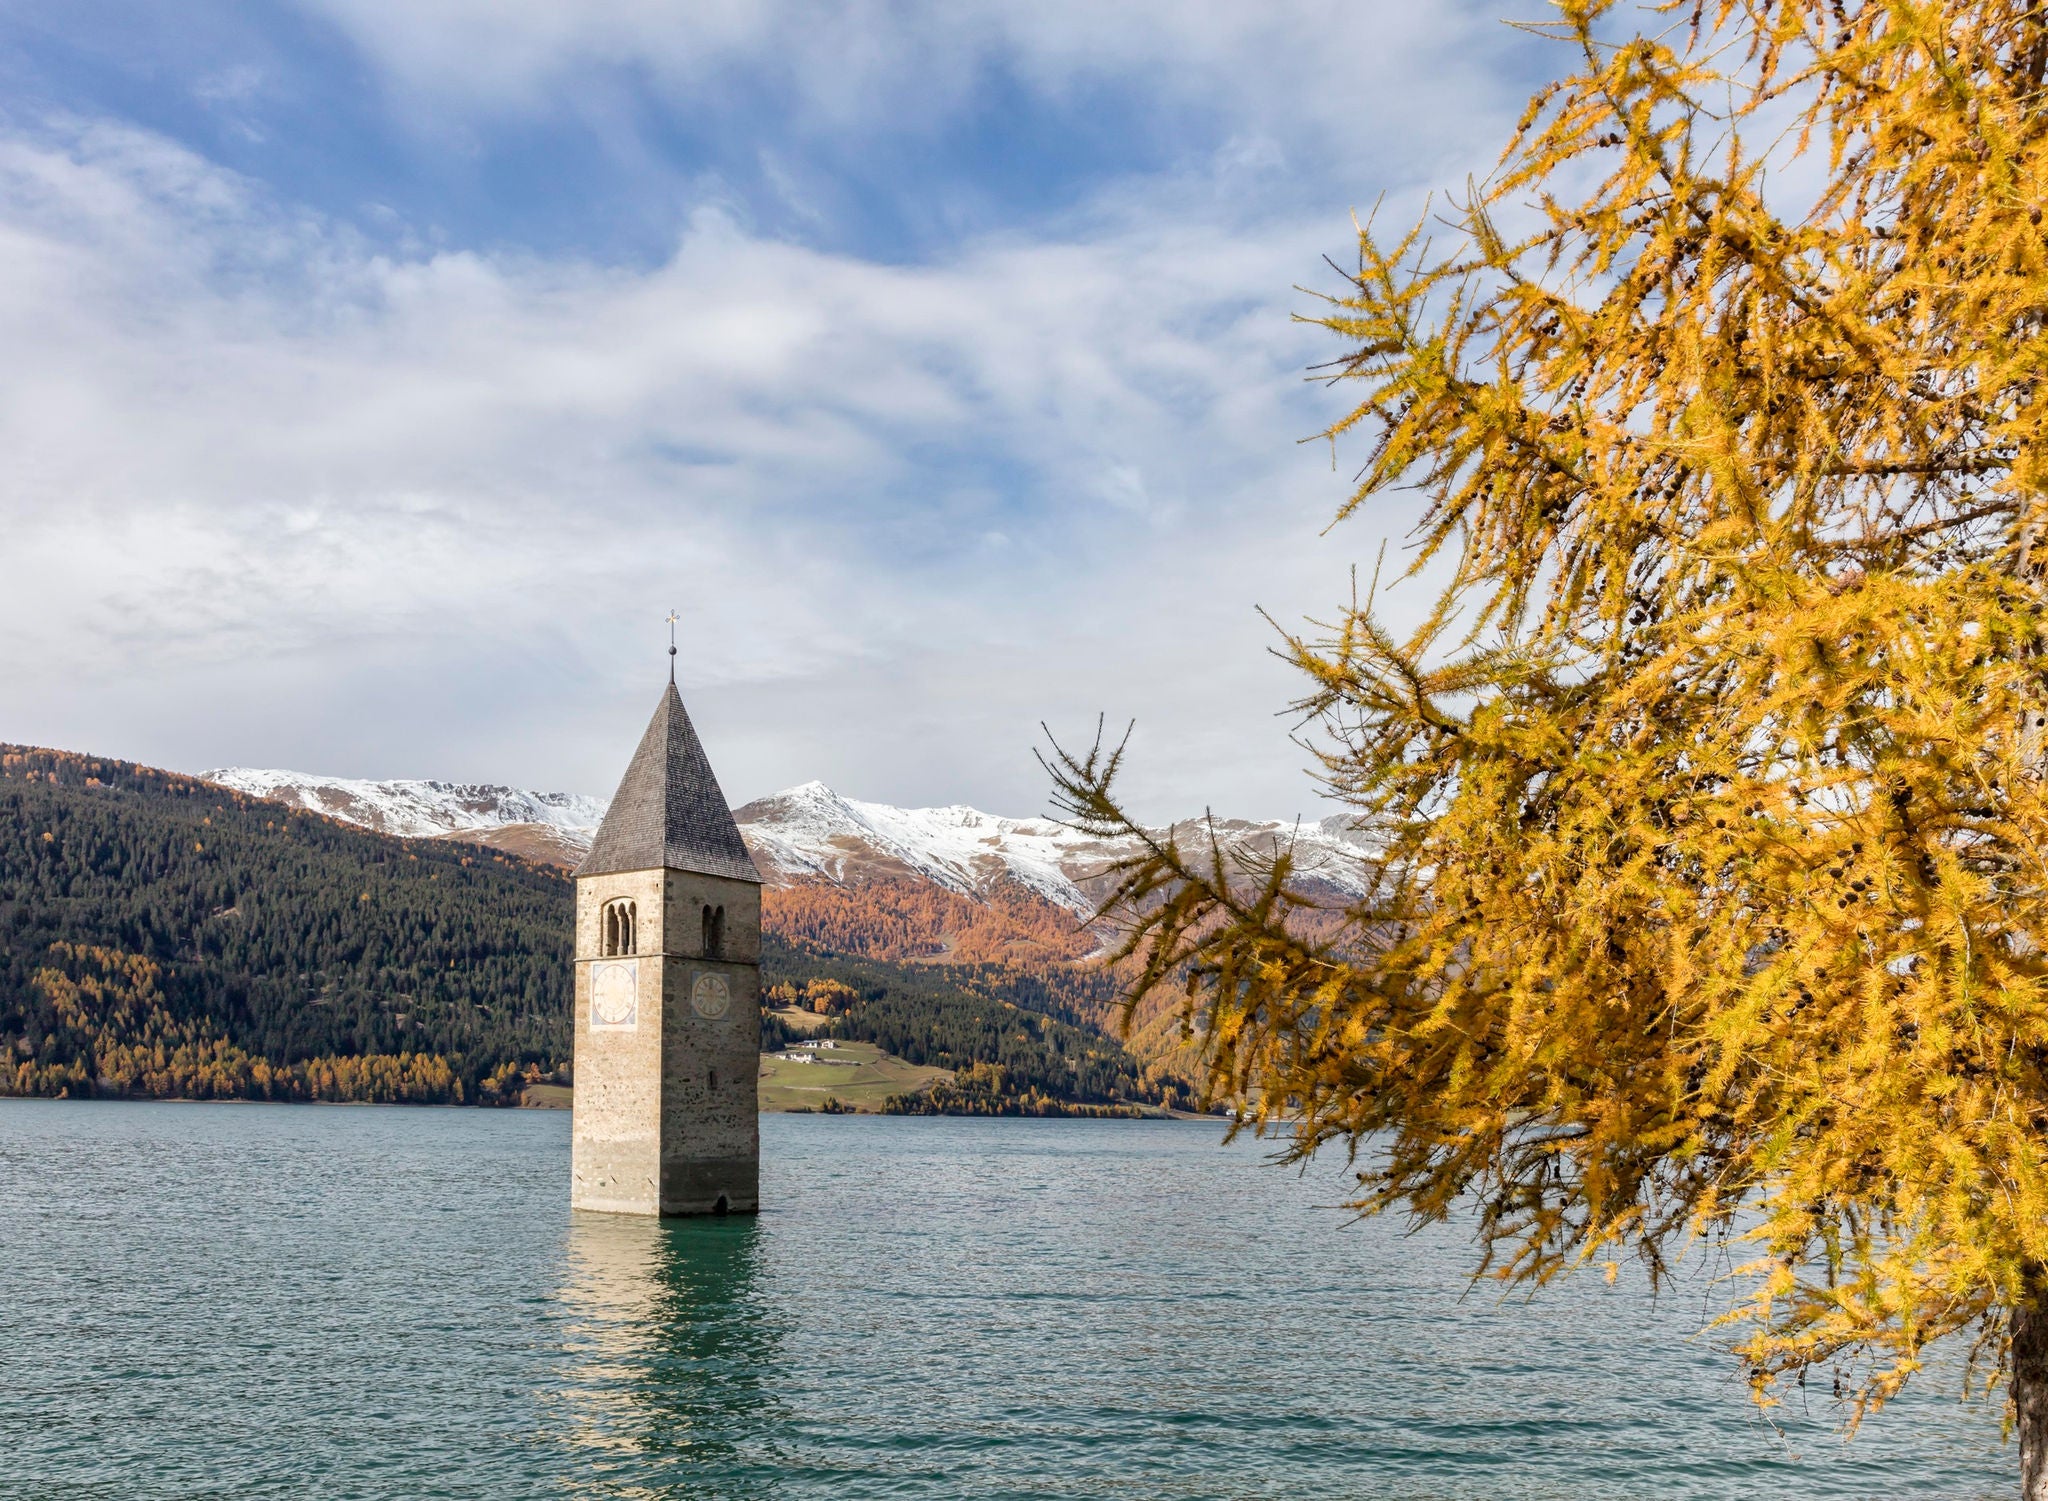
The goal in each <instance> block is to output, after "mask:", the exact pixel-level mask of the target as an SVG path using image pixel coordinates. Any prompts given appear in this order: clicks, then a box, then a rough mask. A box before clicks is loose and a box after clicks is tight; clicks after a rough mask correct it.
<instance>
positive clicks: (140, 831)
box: [0, 746, 1178, 1102]
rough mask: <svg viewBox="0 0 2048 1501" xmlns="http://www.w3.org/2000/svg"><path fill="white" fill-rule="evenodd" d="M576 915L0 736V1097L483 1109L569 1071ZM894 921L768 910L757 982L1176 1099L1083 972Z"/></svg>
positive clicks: (950, 1058)
mask: <svg viewBox="0 0 2048 1501" xmlns="http://www.w3.org/2000/svg"><path fill="white" fill-rule="evenodd" d="M914 906H915V903H907V904H906V911H907V912H908V911H909V910H910V909H911V908H913V907H914ZM573 908H574V893H573V887H572V883H571V882H570V880H569V879H568V878H567V876H566V875H565V874H564V873H563V872H561V871H559V870H558V869H555V868H552V867H548V866H542V865H533V864H528V863H527V862H524V861H522V860H519V859H517V858H514V857H511V856H508V855H504V854H500V853H493V852H491V851H488V850H484V849H481V848H478V847H475V846H469V845H461V844H453V843H447V842H443V841H439V840H405V839H399V838H394V837H391V836H388V835H382V834H377V833H372V832H370V831H368V830H364V829H360V828H357V827H354V826H351V825H349V824H345V823H342V822H338V821H336V820H334V819H331V818H328V817H324V816H321V815H319V814H315V813H309V812H306V811H304V810H300V809H294V808H290V807H286V806H283V805H281V804H279V803H276V802H271V801H267V800H262V799H258V798H255V797H251V796H248V795H245V794H242V793H239V792H235V791H232V790H230V789H228V788H224V787H222V786H219V785H217V784H215V783H211V782H206V781H201V780H199V779H196V778H191V777H184V776H179V775H176V774H174V773H169V772H163V771H157V770H153V769H151V768H148V767H142V766H136V765H133V764H130V763H127V762H123V761H116V760H112V759H108V758H102V757H91V756H81V755H75V754H70V753H67V752H62V751H53V750H43V749H35V748H29V747H20V746H0V1091H8V1090H11V1091H15V1092H22V1093H39V1094H54V1093H58V1092H60V1091H69V1092H73V1093H81V1092H108V1091H112V1092H121V1093H139V1094H149V1095H188V1096H199V1097H251V1098H284V1099H296V1098H320V1099H405V1100H456V1099H462V1100H470V1101H474V1100H477V1099H479V1098H491V1097H494V1096H497V1095H499V1094H500V1093H502V1092H503V1091H504V1090H505V1089H506V1088H507V1087H508V1080H509V1078H510V1076H512V1075H513V1074H515V1073H516V1072H517V1071H518V1070H520V1069H521V1068H528V1067H530V1068H534V1069H537V1070H539V1071H542V1072H551V1071H553V1070H554V1069H555V1068H556V1067H558V1066H559V1065H563V1064H566V1063H567V1062H568V1059H569V1053H570V1038H569V1014H570V972H569V963H568V959H569V949H570V920H571V915H572V912H573ZM906 922H907V923H908V925H907V926H905V927H903V928H902V929H901V930H900V931H898V932H897V933H896V935H895V936H894V938H892V939H891V940H890V941H887V942H883V941H879V940H875V941H863V940H859V939H858V938H857V937H856V935H855V933H854V931H853V930H854V928H855V927H857V926H858V924H857V923H851V922H848V921H847V920H845V918H844V917H843V916H841V917H840V918H838V919H836V920H822V919H821V920H820V921H819V922H818V923H816V924H813V925H812V927H811V929H810V931H807V932H805V933H802V934H791V935H790V939H791V940H792V941H784V940H782V939H781V938H779V937H777V936H776V927H777V922H776V917H775V913H774V908H773V905H772V903H771V913H770V938H769V942H768V946H767V953H766V955H765V965H764V970H765V974H764V979H765V980H766V981H767V983H769V984H771V985H781V986H784V987H790V986H797V987H803V986H807V985H808V984H810V983H811V982H813V981H816V980H820V979H827V978H829V979H832V980H835V981H837V982H839V983H840V984H842V985H844V986H845V987H846V988H847V990H848V991H850V992H852V994H853V995H854V997H855V998H856V999H855V1000H854V1002H853V1003H852V1004H850V1005H849V1006H846V1007H844V1008H842V1011H843V1014H842V1015H841V1016H839V1017H838V1018H837V1020H836V1021H835V1026H836V1027H838V1028H840V1029H842V1030H843V1032H844V1035H847V1036H850V1037H860V1038H867V1037H870V1036H872V1037H873V1038H874V1040H877V1041H882V1040H883V1039H884V1038H885V1037H886V1039H887V1041H886V1042H885V1043H884V1045H885V1046H890V1047H891V1050H892V1051H903V1052H904V1053H905V1054H906V1056H916V1057H918V1058H920V1059H926V1058H928V1059H930V1060H931V1061H932V1062H934V1063H942V1066H946V1067H958V1066H964V1065H967V1064H971V1063H977V1062H980V1063H989V1064H1001V1065H1002V1066H1003V1067H1004V1069H1005V1070H1006V1071H1007V1075H1008V1077H1010V1078H1012V1079H1014V1080H1015V1081H1016V1082H1017V1085H1018V1087H1019V1088H1025V1087H1029V1088H1033V1089H1037V1090H1040V1091H1042V1092H1044V1093H1047V1094H1051V1095H1054V1096H1057V1097H1059V1098H1063V1099H1081V1100H1107V1099H1114V1098H1124V1099H1143V1100H1147V1101H1150V1102H1158V1101H1160V1100H1162V1099H1167V1098H1178V1096H1175V1095H1173V1094H1172V1093H1171V1081H1170V1080H1166V1079H1164V1078H1163V1077H1162V1076H1161V1075H1160V1074H1159V1071H1158V1070H1157V1069H1148V1068H1147V1067H1146V1066H1144V1065H1142V1064H1140V1063H1139V1062H1138V1061H1137V1060H1135V1059H1133V1058H1132V1057H1131V1056H1130V1055H1129V1054H1128V1053H1127V1052H1126V1051H1125V1050H1124V1049H1123V1048H1122V1047H1120V1046H1119V1045H1117V1044H1116V1043H1115V1042H1113V1041H1111V1040H1109V1039H1107V1038H1104V1037H1102V1036H1101V1035H1100V1034H1099V1032H1098V1031H1097V1029H1096V1028H1095V1026H1094V1025H1092V1024H1093V1023H1094V1021H1095V1019H1096V1017H1098V1016H1100V1015H1101V1014H1102V1013H1103V1012H1104V1011H1105V1010H1106V1006H1107V998H1108V995H1109V991H1108V988H1107V981H1106V980H1105V979H1103V978H1102V977H1098V976H1092V975H1090V974H1087V973H1086V972H1084V971H1071V972H1070V971H1068V970H1067V969H1066V967H1065V966H1063V965H1060V966H1047V972H1048V973H1050V974H1052V976H1053V978H1052V980H1051V981H1050V982H1048V980H1047V979H1046V978H1044V977H1042V975H1040V974H1034V973H1031V972H1026V971H1024V970H1021V969H1015V968H1011V967H1009V966H1005V965H1000V964H994V963H988V962H983V963H970V964H961V965H948V966H944V967H943V968H939V967H933V966H921V965H917V964H907V963H902V962H898V961H897V960H896V958H895V956H896V955H898V954H913V953H916V952H918V951H920V950H921V949H923V948H926V947H928V946H929V940H928V938H927V936H926V935H927V934H928V932H929V931H931V930H932V929H933V928H934V927H935V926H938V925H942V924H937V923H935V922H934V920H933V919H932V918H930V917H928V918H927V919H926V920H925V921H923V922H922V923H912V922H908V919H907V917H906ZM1033 936H1034V939H1035V941H1036V942H1041V943H1045V944H1046V949H1045V951H1044V952H1045V955H1046V957H1051V955H1053V954H1059V953H1064V952H1070V951H1071V948H1070V943H1069V942H1068V941H1067V940H1064V939H1062V938H1061V937H1060V936H1059V934H1058V932H1057V931H1056V930H1050V929H1048V930H1044V931H1043V932H1042V933H1041V934H1034V935H1033ZM1006 941H1007V940H1006ZM1000 946H1001V945H1000V944H998V945H994V947H1000ZM845 948H852V949H855V950H858V951H857V952H851V953H849V952H845V951H844V949H845ZM969 948H970V949H973V950H975V951H976V952H980V949H979V947H978V945H977V944H970V945H969ZM1033 1013H1040V1014H1042V1015H1034V1014H1033ZM771 1040H772V1039H771Z"/></svg>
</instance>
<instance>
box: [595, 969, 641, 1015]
mask: <svg viewBox="0 0 2048 1501" xmlns="http://www.w3.org/2000/svg"><path fill="white" fill-rule="evenodd" d="M639 1024H640V961H639V960H637V959H601V960H599V961H598V962H597V963H595V964H593V965H591V966H590V1030H591V1031H593V1032H630V1031H632V1030H633V1029H634V1028H635V1027H637V1026H638V1025H639Z"/></svg>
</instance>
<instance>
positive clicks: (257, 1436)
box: [0, 1101, 2018, 1501]
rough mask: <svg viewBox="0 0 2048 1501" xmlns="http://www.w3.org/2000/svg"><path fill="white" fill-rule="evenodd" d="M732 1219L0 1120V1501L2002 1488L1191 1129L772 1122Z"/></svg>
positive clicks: (1916, 1423)
mask: <svg viewBox="0 0 2048 1501" xmlns="http://www.w3.org/2000/svg"><path fill="white" fill-rule="evenodd" d="M761 1124H762V1139H763V1140H762V1145H763V1156H764V1162H763V1172H762V1188H763V1196H764V1201H765V1202H766V1203H767V1204H768V1205H769V1209H768V1211H767V1212H765V1213H763V1214H762V1215H761V1216H760V1217H759V1219H758V1220H753V1221H744V1220H720V1221H683V1222H673V1223H669V1224H659V1223H655V1222H650V1221H640V1220H633V1219H624V1218H614V1217H610V1216H601V1215H581V1214H577V1215H572V1214H571V1213H570V1212H569V1210H568V1209H567V1207H566V1197H567V1179H568V1157H569V1135H568V1132H569V1121H568V1117H567V1115H566V1114H561V1113H555V1112H540V1111H502V1112H490V1111H474V1110H405V1109H378V1108H353V1109H352V1108H320V1107H308V1106H265V1105H126V1104H102V1103H73V1102H27V1101H0V1496H4V1497H7V1498H14V1497H23V1498H36V1501H42V1498H51V1497H62V1498H73V1497H93V1498H98V1497H106V1498H117V1497H118V1498H130V1497H135V1498H170V1497H179V1498H198V1497H230V1496H232V1497H293V1498H299V1497H323V1498H325V1497H335V1498H349V1497H379V1498H381V1497H407V1498H409V1497H494V1498H495V1497H509V1498H523V1497H578V1498H581V1497H617V1498H653V1497H677V1498H681V1497H689V1498H692V1501H696V1498H721V1497H735V1498H754V1497H761V1498H788V1501H797V1498H812V1497H820V1498H822V1497H834V1498H841V1497H848V1498H862V1497H941V1496H1001V1497H1084V1496H1085V1497H1097V1496H1103V1497H1134V1498H1135V1497H1161V1498H1182V1497H1185V1498H1209V1497H1217V1498H1223V1497H1233V1498H1235V1497H1352V1496H1357V1497H1403V1498H1424V1497H1430V1498H1436V1497H1459V1498H1467V1497H1469V1498H1480V1497H1586V1496H1596V1497H1636V1496H1659V1497H1662V1496H1672V1497H1724V1496H1725V1497H1755V1496H1786V1497H1795V1496H1796V1497H1809V1496H1869V1497H1890V1496H1909V1495H1910V1496H1944V1497H1989V1496H2005V1497H2009V1496H2014V1495H2016V1494H2017V1492H2018V1484H2017V1480H2016V1478H2015V1471H2016V1468H2017V1462H2016V1459H2015V1457H2014V1454H2013V1451H2012V1450H2011V1449H2009V1448H2004V1447H2002V1446H2001V1445H2000V1442H1999V1433H1998V1429H1999V1418H1998V1413H1997V1411H1996V1410H1995V1409H1993V1408H1988V1407H1984V1406H1966V1405H1963V1404H1962V1403H1960V1402H1959V1401H1957V1400H1956V1397H1955V1390H1956V1383H1955V1376H1954V1372H1953V1371H1952V1370H1947V1371H1942V1372H1939V1373H1937V1377H1938V1379H1937V1381H1936V1382H1935V1383H1933V1384H1930V1386H1929V1387H1928V1388H1927V1389H1926V1390H1924V1391H1921V1392H1919V1393H1917V1394H1915V1395H1912V1396H1910V1397H1909V1399H1908V1400H1905V1401H1903V1402H1901V1403H1899V1404H1896V1405H1895V1406H1894V1407H1893V1408H1891V1409H1889V1410H1888V1411H1887V1412H1886V1413H1884V1414H1883V1415H1882V1416H1881V1417H1880V1418H1878V1419H1877V1420H1875V1421H1874V1422H1872V1423H1871V1424H1868V1425H1866V1427H1865V1429H1864V1431H1863V1433H1862V1434H1861V1435H1860V1436H1859V1437H1858V1438H1857V1439H1856V1440H1855V1441H1854V1442H1853V1443H1851V1444H1849V1445H1847V1446H1845V1445H1844V1444H1843V1443H1842V1442H1841V1440H1840V1438H1839V1437H1838V1436H1837V1432H1836V1429H1835V1427H1834V1414H1833V1413H1832V1411H1831V1410H1830V1407H1829V1404H1828V1402H1827V1401H1826V1400H1825V1398H1824V1397H1823V1396H1821V1395H1819V1394H1818V1393H1816V1394H1815V1396H1814V1398H1813V1400H1812V1402H1811V1404H1810V1407H1808V1406H1802V1405H1800V1404H1798V1403H1791V1404H1788V1405H1787V1408H1786V1409H1781V1410H1780V1413H1779V1419H1778V1427H1777V1428H1776V1429H1774V1428H1773V1427H1771V1426H1770V1425H1768V1424H1766V1423H1765V1422H1764V1420H1763V1419H1762V1418H1761V1417H1760V1416H1759V1415H1758V1414H1757V1412H1756V1411H1755V1409H1754V1408H1752V1407H1751V1406H1750V1404H1749V1402H1748V1399H1747V1397H1746V1395H1745V1393H1744V1390H1743V1388H1742V1384H1741V1382H1740V1380H1739V1378H1738V1377H1737V1376H1736V1374H1735V1370H1734V1366H1733V1364H1732V1362H1731V1361H1729V1360H1728V1358H1727V1357H1726V1356H1725V1355H1722V1354H1720V1353H1718V1352H1717V1351H1716V1350H1715V1348H1714V1347H1713V1346H1712V1345H1711V1344H1710V1343H1708V1342H1704V1341H1689V1338H1688V1337H1689V1336H1691V1335H1692V1334H1693V1333H1694V1332H1695V1331H1696V1330H1697V1328H1698V1327H1699V1324H1700V1321H1701V1313H1702V1309H1703V1308H1704V1307H1706V1306H1708V1297H1709V1293H1710V1288H1709V1287H1708V1285H1707V1282H1706V1280H1705V1278H1704V1277H1703V1276H1702V1277H1699V1278H1696V1279H1695V1281H1694V1283H1693V1284H1692V1285H1691V1286H1690V1287H1689V1288H1688V1289H1687V1290H1685V1291H1683V1292H1681V1293H1680V1294H1677V1295H1668V1296H1666V1297H1665V1298H1664V1299H1662V1300H1660V1301H1658V1302H1656V1303H1652V1302H1651V1300H1650V1299H1649V1298H1648V1297H1647V1296H1646V1294H1645V1293H1644V1292H1643V1290H1642V1289H1641V1288H1640V1287H1637V1286H1631V1285H1630V1284H1629V1283H1628V1281H1627V1280H1626V1279H1624V1281H1623V1282H1622V1283H1621V1284H1620V1285H1617V1286H1614V1287H1608V1286H1606V1285H1604V1284H1603V1283H1600V1282H1599V1281H1597V1280H1596V1279H1581V1280H1579V1281H1576V1282H1571V1283H1568V1284H1566V1285H1562V1286H1559V1287H1554V1288H1552V1289H1549V1290H1547V1291H1545V1292H1544V1293H1542V1294H1540V1295H1539V1296H1538V1297H1537V1298H1535V1299H1534V1300H1533V1301H1525V1300H1523V1299H1521V1298H1519V1297H1517V1298H1514V1299H1511V1300H1509V1301H1506V1302H1503V1301H1501V1300H1500V1299H1499V1298H1498V1296H1497V1295H1496V1294H1495V1293H1493V1292H1491V1291H1479V1292H1471V1293H1468V1291H1467V1287H1466V1283H1465V1280H1464V1276H1463V1271H1464V1269H1465V1267H1467V1266H1468V1265H1469V1261H1470V1256H1471V1250H1470V1245H1469V1239H1468V1236H1467V1235H1466V1233H1465V1232H1463V1231H1461V1230H1458V1229H1455V1228H1445V1229H1438V1230H1433V1231H1430V1232H1428V1233H1426V1234H1422V1235H1416V1236H1409V1235H1405V1234H1403V1233H1402V1230H1401V1227H1400V1226H1398V1225H1395V1224H1390V1223H1379V1222H1374V1223H1367V1224H1362V1225H1361V1224H1354V1223H1351V1222H1350V1221H1349V1218H1348V1216H1346V1215H1345V1214H1343V1213H1342V1212H1341V1211H1340V1210H1337V1209H1336V1208H1334V1207H1332V1206H1334V1205H1335V1204H1336V1203H1337V1202H1338V1201H1339V1200H1340V1198H1341V1194H1342V1185H1343V1180H1342V1178H1341V1175H1340V1174H1339V1173H1338V1171H1337V1166H1338V1165H1337V1164H1334V1163H1333V1164H1331V1165H1330V1166H1329V1168H1328V1169H1327V1170H1325V1169H1322V1168H1318V1169H1317V1170H1316V1171H1314V1172H1312V1173H1311V1174H1310V1175H1309V1176H1307V1177H1302V1176H1300V1175H1297V1174H1296V1173H1295V1172H1293V1171H1292V1170H1289V1169H1281V1168H1275V1167H1273V1166H1270V1165H1268V1164H1267V1163H1266V1162H1265V1161H1264V1160H1263V1157H1262V1152H1263V1149H1262V1148H1260V1147H1259V1146H1257V1145H1248V1144H1244V1143H1240V1144H1238V1145H1236V1146H1232V1147H1228V1148H1226V1147H1224V1146H1222V1145H1220V1144H1219V1135H1218V1132H1217V1131H1216V1130H1215V1129H1214V1128H1212V1127H1210V1126H1207V1125H1197V1124H1175V1123H1139V1122H1127V1121H1024V1120H945V1119H923V1118H911V1119H903V1118H889V1117H873V1116H788V1115H784V1116H767V1117H764V1118H763V1120H762V1123H761Z"/></svg>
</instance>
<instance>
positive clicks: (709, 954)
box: [704, 907, 725, 959]
mask: <svg viewBox="0 0 2048 1501" xmlns="http://www.w3.org/2000/svg"><path fill="white" fill-rule="evenodd" d="M724 952H725V908H723V907H706V908H705V909H704V957H705V958H706V959H716V958H717V957H718V956H719V955H720V954H722V953H724Z"/></svg>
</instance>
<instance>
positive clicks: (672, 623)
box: [668, 610, 682, 687]
mask: <svg viewBox="0 0 2048 1501" xmlns="http://www.w3.org/2000/svg"><path fill="white" fill-rule="evenodd" d="M681 619H682V616H680V615H678V614H676V612H675V611H674V610H670V611H669V612H668V680H669V684H670V686H671V687H673V686H674V684H675V680H676V622H677V621H678V620H681Z"/></svg>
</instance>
